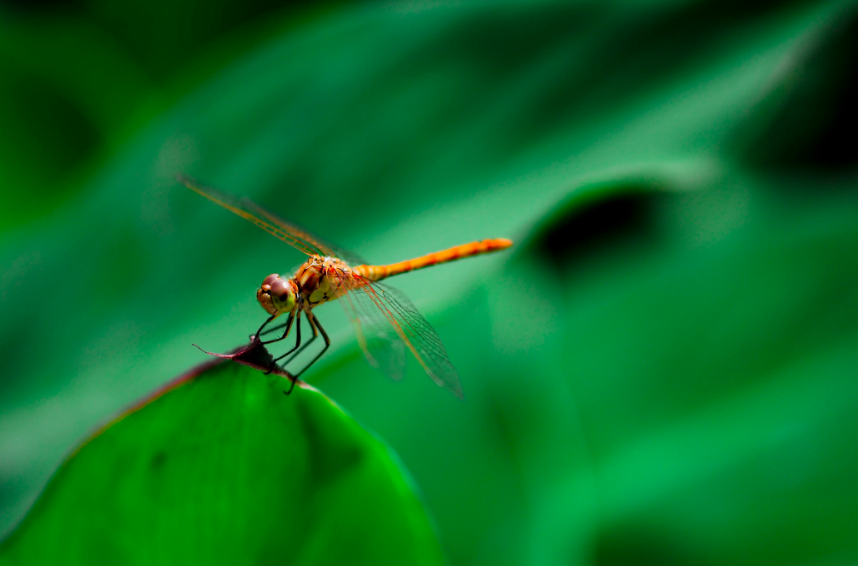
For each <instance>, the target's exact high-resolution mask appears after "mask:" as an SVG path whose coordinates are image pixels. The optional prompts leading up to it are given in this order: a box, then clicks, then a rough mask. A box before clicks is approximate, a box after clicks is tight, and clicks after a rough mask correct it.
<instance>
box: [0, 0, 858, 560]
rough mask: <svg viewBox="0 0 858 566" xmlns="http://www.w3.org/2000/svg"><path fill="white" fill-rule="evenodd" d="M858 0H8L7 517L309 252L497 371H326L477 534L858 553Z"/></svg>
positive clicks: (455, 539) (676, 547) (2, 506)
mask: <svg viewBox="0 0 858 566" xmlns="http://www.w3.org/2000/svg"><path fill="white" fill-rule="evenodd" d="M856 44H858V6H856V3H855V2H847V1H828V2H798V1H797V2H756V3H745V2H715V1H670V0H662V1H655V0H654V1H650V2H583V1H580V2H548V1H532V0H529V1H514V0H511V1H505V2H471V3H460V2H428V1H427V2H401V3H400V2H389V3H352V4H346V3H310V2H307V3H304V4H292V5H289V6H285V7H284V6H281V5H280V4H279V3H276V2H268V3H245V2H237V1H229V0H222V1H220V2H201V1H198V0H185V1H176V0H171V1H169V2H167V1H164V0H150V1H148V2H125V3H117V2H109V1H105V0H77V1H69V2H61V1H57V2H46V3H35V4H34V3H29V2H23V1H21V2H15V1H9V0H5V1H4V2H2V3H0V77H2V78H0V314H2V316H0V356H2V360H3V364H2V365H3V370H2V372H0V376H2V379H0V531H3V532H8V530H9V529H11V528H13V526H14V525H15V523H16V522H17V521H18V520H19V519H20V517H21V516H22V515H23V513H24V512H25V511H26V509H27V508H28V506H29V505H30V504H31V503H32V501H33V500H34V498H35V497H36V495H37V494H38V492H39V491H40V489H41V488H42V487H43V486H44V484H45V482H46V481H47V480H48V478H49V477H50V475H51V473H52V471H53V470H54V469H55V468H56V466H57V464H58V463H59V462H60V461H61V460H62V458H63V457H64V455H66V454H67V453H68V452H69V451H70V450H71V449H72V448H73V447H74V446H75V445H76V443H78V442H79V441H80V440H81V439H82V438H84V437H85V436H86V435H87V433H88V432H89V431H90V430H92V429H93V427H95V426H97V425H98V424H99V423H102V422H104V421H106V420H107V419H109V418H110V417H111V416H112V415H113V414H115V413H116V412H117V411H119V410H120V409H121V408H122V407H124V406H126V405H128V404H129V403H131V402H133V401H134V400H135V399H138V398H140V397H141V396H144V395H146V394H147V393H149V392H151V391H153V390H154V389H155V388H157V387H158V386H160V385H162V384H163V383H165V382H167V381H168V380H170V379H171V378H173V377H174V376H176V375H178V374H180V373H183V372H184V371H186V370H187V369H188V368H190V367H192V366H193V365H195V364H197V363H199V362H201V361H203V358H204V356H203V355H202V354H201V353H200V352H199V351H198V350H196V349H195V348H193V347H192V346H191V343H197V344H200V345H202V346H203V347H205V348H207V349H210V350H216V351H222V350H227V349H230V348H232V347H234V346H236V345H238V344H241V343H243V342H244V341H245V340H246V338H247V335H248V334H249V333H251V332H252V331H253V330H255V328H256V327H257V325H258V324H259V323H260V322H261V321H262V320H263V319H264V313H263V312H262V311H261V310H260V309H259V307H258V305H257V304H256V302H255V300H254V292H255V289H256V287H257V285H258V284H259V282H260V281H261V280H262V278H263V277H265V276H266V275H267V274H269V273H271V272H273V271H279V272H288V271H289V270H290V269H291V268H293V267H294V266H296V265H297V264H298V263H300V261H301V257H300V255H299V254H298V253H297V252H295V251H293V250H291V249H290V248H288V246H286V245H285V244H283V243H281V242H278V241H277V240H275V239H274V238H271V237H269V236H267V235H266V234H264V233H263V232H261V231H260V230H258V229H257V228H255V227H253V226H252V225H250V224H249V223H246V222H243V221H241V220H240V219H238V218H237V217H234V216H232V215H230V214H228V213H226V212H224V211H223V210H221V209H218V208H217V207H215V206H214V205H212V204H211V203H209V202H207V201H205V200H204V199H201V198H200V197H199V196H197V195H194V194H193V193H191V192H190V191H188V190H187V189H185V188H183V187H181V186H180V185H178V184H177V183H176V182H175V180H174V179H173V175H174V173H176V172H178V171H181V172H185V173H188V174H191V175H193V176H195V177H197V178H199V179H200V180H201V181H203V182H205V183H207V184H211V185H215V186H217V187H220V188H222V189H224V190H226V191H228V192H231V193H233V194H237V195H247V196H250V197H252V198H253V199H254V200H256V201H257V202H259V203H260V204H263V205H264V206H266V207H268V208H270V209H271V210H274V211H276V212H278V213H280V214H281V215H283V216H285V217H287V218H290V219H292V220H294V221H297V222H299V223H301V224H302V225H304V226H306V227H307V228H309V229H310V230H312V231H314V232H316V233H318V234H320V235H321V236H322V237H324V238H326V239H328V240H331V241H334V242H336V243H338V244H339V245H341V246H343V247H347V248H350V249H353V250H355V251H357V252H358V253H359V254H361V255H362V256H364V257H365V258H367V259H369V260H370V261H372V262H391V261H397V260H400V259H404V258H407V257H411V256H414V255H418V254H422V253H426V252H430V251H435V250H437V249H442V248H444V247H448V246H451V245H455V244H458V243H463V242H467V241H471V240H475V239H482V238H485V237H501V236H503V237H510V238H512V239H514V240H515V241H516V246H515V247H514V248H513V249H512V250H510V251H508V252H505V253H503V254H496V255H493V256H489V257H484V258H477V259H473V260H468V261H465V262H461V263H456V264H453V265H448V266H440V267H436V268H433V269H429V270H425V271H422V272H419V273H414V274H409V275H405V276H402V277H401V278H398V279H397V280H396V281H395V282H394V284H395V286H397V287H398V288H400V289H401V290H403V291H404V292H406V293H407V294H408V295H409V296H410V297H411V298H412V300H413V301H414V302H415V303H416V304H417V305H418V307H419V308H420V309H421V311H422V312H423V313H424V314H425V315H426V317H427V318H428V319H429V320H430V321H431V322H432V323H433V325H434V326H435V328H436V329H437V330H438V332H439V334H440V335H441V337H442V339H443V340H444V343H445V345H446V347H447V350H448V353H449V355H450V358H451V359H452V361H453V363H454V364H455V365H456V366H457V368H458V369H459V372H460V375H461V378H462V382H463V386H464V388H465V395H466V399H465V401H459V400H457V399H455V398H454V397H453V396H451V395H449V394H448V393H446V392H445V391H443V390H441V389H439V388H437V387H435V386H434V385H433V384H432V382H431V381H430V380H429V379H427V378H426V377H425V376H424V375H422V373H421V371H420V368H419V366H417V364H416V363H414V364H411V366H410V367H409V371H408V374H407V376H406V379H405V380H404V381H402V382H400V383H395V382H392V381H390V380H387V379H385V378H383V377H381V376H380V375H379V374H378V373H377V372H375V371H374V370H372V369H371V368H370V367H369V366H368V365H367V364H366V363H365V362H364V361H363V359H362V358H361V355H360V351H359V348H358V346H357V343H356V340H355V337H354V334H353V332H352V331H351V329H350V328H349V326H348V323H347V321H346V320H345V317H344V316H343V314H342V313H341V312H340V309H339V308H338V307H336V306H333V305H331V306H327V307H325V308H324V310H321V309H320V311H319V315H320V316H323V317H324V318H323V319H322V320H323V321H324V322H325V324H326V328H328V329H329V333H330V334H331V335H332V337H333V339H334V347H333V348H332V350H331V351H330V353H329V354H328V355H327V356H326V357H325V358H324V359H323V361H322V362H320V363H319V364H318V365H317V366H315V367H314V368H313V370H312V371H311V372H310V373H308V374H307V378H308V381H310V382H311V383H313V384H314V385H316V386H317V387H319V388H321V389H322V390H323V391H325V393H326V394H328V395H329V396H331V397H332V398H333V399H335V400H336V401H337V402H338V403H339V404H340V405H341V406H343V407H344V408H345V409H346V410H348V411H349V412H350V413H351V414H352V415H353V416H354V417H355V418H356V419H357V420H358V421H359V422H361V423H363V424H364V425H365V426H366V427H367V428H369V429H371V430H373V431H375V432H376V433H377V434H379V435H380V436H381V437H383V438H384V439H385V440H386V441H387V442H388V443H389V444H390V445H391V446H392V447H393V448H394V449H395V450H396V451H397V452H398V453H399V455H400V457H401V459H402V461H403V463H404V465H405V466H406V467H407V468H408V470H409V471H410V473H411V474H412V475H413V477H414V479H415V481H416V483H417V484H418V485H419V487H420V489H421V493H422V497H423V499H424V501H425V503H426V505H427V507H428V509H429V511H430V513H431V514H432V515H433V517H434V520H435V522H436V524H437V529H438V533H439V537H440V538H441V541H442V544H443V547H444V549H445V552H446V553H447V556H448V558H449V561H450V563H451V564H462V565H464V564H496V565H503V564H509V565H518V564H596V565H614V564H617V565H619V564H734V565H741V564H749V565H750V564H795V565H811V564H812V565H835V564H854V563H855V562H856V561H858V481H856V477H858V450H856V446H858V379H857V378H858V375H856V372H858V221H856V220H857V219H858V191H856V189H858V149H856V142H855V132H856V129H858V120H857V119H856V109H855V101H856V100H858V86H856V85H858V82H856V70H858V45H856Z"/></svg>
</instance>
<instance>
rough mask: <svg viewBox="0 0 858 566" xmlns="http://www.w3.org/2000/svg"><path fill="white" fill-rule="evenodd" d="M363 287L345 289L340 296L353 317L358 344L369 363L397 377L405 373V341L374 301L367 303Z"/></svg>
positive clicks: (398, 378)
mask: <svg viewBox="0 0 858 566" xmlns="http://www.w3.org/2000/svg"><path fill="white" fill-rule="evenodd" d="M366 300H367V299H366V298H365V294H364V293H363V292H362V291H358V292H352V293H346V294H345V295H343V297H342V298H340V300H339V303H340V304H341V305H343V309H344V310H345V311H346V316H348V317H349V319H350V320H351V321H352V324H353V325H354V327H355V332H356V333H357V339H358V344H360V348H361V350H362V351H363V354H364V356H365V357H366V359H367V361H368V362H369V365H371V366H372V367H374V368H377V369H379V370H381V371H382V372H384V373H385V374H386V375H388V376H389V377H392V378H393V379H395V380H397V381H398V380H400V379H402V376H403V375H404V373H405V344H404V343H403V342H402V340H400V339H399V336H398V335H397V334H396V332H395V331H394V330H393V326H392V325H391V324H390V323H389V322H388V321H387V318H385V316H384V313H382V312H381V311H380V310H378V308H377V307H376V306H375V305H374V304H373V303H371V302H370V303H369V304H366Z"/></svg>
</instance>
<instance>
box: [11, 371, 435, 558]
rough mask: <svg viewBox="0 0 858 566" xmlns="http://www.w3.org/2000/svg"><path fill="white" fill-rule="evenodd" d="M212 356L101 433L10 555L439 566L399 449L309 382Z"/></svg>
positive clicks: (47, 495)
mask: <svg viewBox="0 0 858 566" xmlns="http://www.w3.org/2000/svg"><path fill="white" fill-rule="evenodd" d="M288 385H289V383H288V382H287V381H286V380H284V379H283V378H281V377H278V376H266V375H264V374H263V373H261V372H259V371H256V370H253V369H250V368H247V367H244V366H240V365H238V364H236V363H232V362H228V361H226V362H214V363H209V364H207V365H205V366H202V367H201V368H200V369H198V370H196V371H195V372H192V373H191V374H189V375H187V376H184V377H182V378H180V379H179V380H177V381H175V382H173V383H172V384H170V385H169V386H167V387H166V389H165V391H164V392H163V393H160V394H158V395H156V396H155V397H153V398H151V399H149V400H147V401H145V402H144V403H143V404H142V405H141V406H138V407H135V408H133V409H131V410H130V411H128V412H127V413H125V414H123V415H122V416H120V417H119V418H118V419H116V420H115V421H114V422H112V423H110V424H109V425H108V426H106V427H105V428H104V429H102V430H100V431H99V432H97V433H96V434H95V435H94V436H93V437H92V438H90V439H89V440H88V441H87V442H85V443H84V444H83V445H82V446H81V447H80V448H78V450H76V452H75V453H74V454H73V455H72V456H71V457H70V458H69V459H68V460H67V461H66V462H65V463H64V464H63V465H62V466H61V467H60V468H59V470H58V471H57V473H56V474H55V476H54V478H53V479H52V480H51V481H50V483H49V484H48V486H47V488H46V489H45V491H44V493H43V494H42V495H41V497H40V499H39V500H38V502H37V503H36V505H35V506H34V507H33V509H32V510H31V511H30V513H29V514H28V515H27V517H26V518H25V519H24V521H23V523H22V524H21V525H20V526H19V527H18V529H17V530H16V531H15V533H14V534H13V535H12V536H11V537H9V538H8V539H7V540H6V541H5V542H4V544H3V545H2V547H0V563H2V564H94V563H101V564H307V565H309V564H314V565H316V564H425V565H433V564H441V563H443V560H442V557H441V553H440V547H439V545H438V542H437V541H436V539H435V536H434V533H433V530H432V528H431V526H430V522H429V519H428V517H427V515H426V512H425V511H424V509H423V506H422V505H421V503H420V502H419V501H418V499H417V497H416V496H415V494H414V491H413V485H412V484H411V481H410V479H409V478H408V476H407V474H406V473H405V472H404V470H403V469H402V468H401V467H400V464H399V462H398V460H397V458H396V456H395V455H394V454H393V453H392V452H391V450H390V449H389V448H388V447H387V446H385V445H384V444H383V443H382V442H380V441H379V440H378V439H376V438H375V437H373V436H372V435H371V434H369V433H368V432H366V431H365V430H364V429H363V428H361V427H360V426H359V425H358V424H357V423H355V421H354V420H352V418H351V417H350V416H349V415H347V414H346V413H344V412H343V411H342V410H341V409H340V408H339V407H337V406H336V405H335V404H334V403H333V402H331V401H330V400H329V399H328V398H327V397H325V396H324V395H323V394H321V393H320V392H318V391H317V390H315V389H312V388H309V387H296V389H295V391H294V392H293V394H292V395H290V396H286V395H284V394H283V391H284V389H286V388H288Z"/></svg>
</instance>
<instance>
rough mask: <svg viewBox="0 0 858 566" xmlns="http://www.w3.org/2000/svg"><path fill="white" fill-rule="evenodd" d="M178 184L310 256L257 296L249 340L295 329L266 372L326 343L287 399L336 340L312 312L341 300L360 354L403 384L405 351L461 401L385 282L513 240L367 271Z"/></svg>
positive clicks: (248, 204) (443, 360)
mask: <svg viewBox="0 0 858 566" xmlns="http://www.w3.org/2000/svg"><path fill="white" fill-rule="evenodd" d="M177 179H178V180H179V181H180V182H181V183H182V184H184V185H185V186H186V187H188V188H189V189H191V190H192V191H194V192H196V193H198V194H200V195H202V196H204V197H206V198H207V199H209V200H210V201H212V202H214V203H215V204H218V205H220V206H222V207H223V208H225V209H227V210H229V211H230V212H233V213H235V214H237V215H238V216H240V217H242V218H244V219H246V220H249V221H250V222H252V223H254V224H256V225H257V226H259V227H260V228H262V229H263V230H265V231H266V232H268V233H269V234H271V235H272V236H274V237H276V238H279V239H280V240H282V241H284V242H286V243H287V244H289V245H291V246H292V247H293V248H295V249H297V250H298V251H300V252H303V253H304V254H306V255H307V256H308V259H307V260H306V261H305V262H304V263H303V264H301V266H300V267H298V269H297V270H296V272H295V274H294V275H293V276H291V277H289V276H288V275H281V274H278V273H272V274H271V275H268V276H267V277H266V278H265V279H264V280H263V281H262V284H261V285H260V286H259V288H258V289H257V291H256V299H257V301H259V304H260V305H261V306H262V308H263V309H264V310H265V312H266V313H268V315H269V316H268V318H267V319H266V320H265V322H263V323H262V326H260V327H259V330H257V331H256V334H254V335H253V336H252V337H251V342H252V343H253V342H256V343H257V344H258V345H266V344H272V343H275V342H280V341H282V340H286V338H288V337H289V335H290V333H291V332H292V329H293V328H294V329H295V345H294V346H293V347H292V348H290V349H289V350H288V351H287V352H286V353H285V354H283V355H281V356H279V357H277V358H273V359H272V362H271V364H272V365H271V367H270V368H269V372H270V371H271V370H273V369H274V368H275V367H278V366H277V363H278V362H280V363H281V365H282V366H283V367H285V366H287V364H289V363H290V362H291V361H292V360H294V359H295V358H296V357H297V356H298V355H299V354H300V353H301V352H302V351H304V349H306V348H307V346H309V345H310V344H311V343H313V341H315V340H316V339H317V338H318V337H319V336H321V337H322V340H323V341H324V347H323V348H322V350H321V351H320V352H318V353H317V354H316V355H315V357H314V358H313V359H312V360H311V361H310V362H309V363H308V364H306V365H305V366H304V367H303V368H302V369H301V370H300V371H299V372H298V373H296V374H289V373H288V372H287V374H288V375H290V376H291V377H292V379H291V381H292V386H291V387H290V388H289V391H288V392H286V394H287V395H288V394H289V393H291V391H292V388H294V386H295V382H296V381H297V380H298V378H299V377H300V376H301V374H303V373H304V372H305V371H307V369H309V368H310V366H312V365H313V364H314V363H315V362H316V361H317V360H318V359H319V358H321V357H322V355H323V354H324V353H325V351H327V349H328V348H329V347H330V346H331V340H330V338H329V337H328V334H327V332H325V329H324V328H323V327H322V325H321V324H320V322H319V317H318V316H317V315H316V313H315V312H314V309H315V308H316V307H318V306H319V305H322V304H324V303H327V302H331V301H334V300H339V302H340V304H342V305H343V307H344V309H345V311H346V315H347V316H348V318H349V319H350V320H351V321H352V323H353V325H354V328H355V331H356V333H357V336H358V342H359V344H360V347H361V350H362V351H363V353H364V355H365V357H366V358H367V360H368V361H369V362H370V364H371V365H373V366H375V367H380V368H381V369H382V370H384V371H385V372H386V373H388V374H389V375H391V376H392V377H394V378H399V377H401V375H402V372H403V369H404V366H405V355H404V352H405V351H406V350H407V351H410V352H411V354H412V355H413V356H414V358H416V360H417V361H418V362H419V364H420V365H421V366H422V368H423V370H424V371H425V372H426V374H427V375H428V376H429V377H430V378H432V380H433V381H434V382H435V383H436V384H438V385H439V386H441V387H443V388H444V389H447V390H448V391H450V392H451V393H453V394H454V395H456V396H457V397H459V398H462V397H463V393H462V385H461V383H460V381H459V376H458V373H457V372H456V369H455V367H453V364H452V363H451V362H450V359H449V358H448V356H447V351H446V350H445V348H444V345H443V344H442V342H441V339H440V337H439V336H438V333H437V332H435V330H434V329H433V328H432V325H430V324H429V322H428V321H427V320H426V319H425V318H424V317H423V316H422V315H421V314H420V312H419V311H418V310H417V308H416V307H415V306H414V305H413V304H412V303H411V301H409V300H408V299H407V298H406V297H405V296H404V295H402V294H401V293H400V292H398V291H396V290H394V289H393V288H391V287H389V286H387V285H385V284H382V283H381V281H383V280H385V279H387V278H389V277H393V276H394V275H400V274H402V273H408V272H410V271H416V270H418V269H423V268H425V267H429V266H432V265H439V264H442V263H448V262H451V261H455V260H459V259H463V258H466V257H472V256H476V255H481V254H487V253H492V252H496V251H500V250H503V249H506V248H508V247H510V246H511V245H512V241H511V240H508V239H506V238H493V239H487V240H482V241H476V242H471V243H468V244H462V245H459V246H454V247H452V248H449V249H446V250H443V251H440V252H435V253H430V254H427V255H423V256H420V257H417V258H414V259H409V260H405V261H400V262H398V263H391V264H388V265H368V264H366V263H365V262H363V261H362V260H361V259H360V258H359V257H358V256H356V255H355V254H353V253H351V252H348V251H346V250H343V249H341V248H339V247H336V246H334V245H332V244H329V243H327V242H325V241H323V240H321V239H319V238H317V237H315V236H313V235H311V234H310V233H309V232H307V231H306V230H304V229H303V228H301V227H299V226H298V225H297V224H293V223H291V222H288V221H286V220H283V219H282V218H280V217H278V216H276V215H275V214H274V213H272V212H269V211H268V210H266V209H264V208H262V207H261V206H259V205H257V204H255V203H253V202H252V201H250V200H249V199H247V198H241V199H239V198H236V197H233V196H232V195H229V194H227V193H224V192H222V191H220V190H217V189H214V188H211V187H206V186H203V185H201V184H199V183H197V182H196V181H195V180H194V179H192V178H190V177H187V176H185V175H181V174H180V175H177ZM281 316H282V317H285V322H282V324H279V325H277V326H273V327H271V328H266V327H268V326H269V325H271V324H272V323H273V322H274V320H275V319H278V318H279V317H281ZM302 316H303V317H304V318H306V320H307V324H309V327H310V330H311V332H312V336H311V337H310V339H309V340H307V341H305V342H303V343H302V339H301V317H302ZM281 320H282V319H281ZM279 330H282V334H280V336H279V337H276V338H273V339H269V340H263V339H262V337H263V336H266V335H270V334H272V333H274V332H277V331H279ZM281 360H282V361H281Z"/></svg>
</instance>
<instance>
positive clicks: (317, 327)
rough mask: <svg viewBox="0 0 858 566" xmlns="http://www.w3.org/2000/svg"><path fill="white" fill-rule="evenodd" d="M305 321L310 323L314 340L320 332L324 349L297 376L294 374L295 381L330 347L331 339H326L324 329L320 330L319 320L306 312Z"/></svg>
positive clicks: (326, 334) (326, 335)
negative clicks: (323, 341)
mask: <svg viewBox="0 0 858 566" xmlns="http://www.w3.org/2000/svg"><path fill="white" fill-rule="evenodd" d="M307 321H308V322H309V323H310V328H312V329H313V338H316V337H317V336H318V335H319V333H320V332H321V333H322V338H323V339H324V340H325V347H324V348H322V351H321V352H319V353H318V354H316V357H315V358H313V359H312V360H311V361H310V363H309V364H307V365H306V366H304V368H303V369H302V370H301V371H299V372H298V373H297V374H295V379H298V378H299V377H300V376H301V374H302V373H304V372H305V371H307V369H309V367H310V366H312V365H313V364H315V363H316V360H318V359H319V358H321V357H322V354H324V353H325V351H326V350H327V349H328V348H330V347H331V339H330V338H328V333H327V332H325V329H324V328H322V325H321V324H319V319H317V318H316V317H315V316H314V315H313V313H311V312H308V313H307ZM310 341H311V342H312V339H311V340H310ZM308 344H309V342H308Z"/></svg>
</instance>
